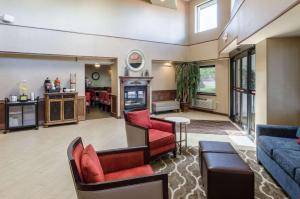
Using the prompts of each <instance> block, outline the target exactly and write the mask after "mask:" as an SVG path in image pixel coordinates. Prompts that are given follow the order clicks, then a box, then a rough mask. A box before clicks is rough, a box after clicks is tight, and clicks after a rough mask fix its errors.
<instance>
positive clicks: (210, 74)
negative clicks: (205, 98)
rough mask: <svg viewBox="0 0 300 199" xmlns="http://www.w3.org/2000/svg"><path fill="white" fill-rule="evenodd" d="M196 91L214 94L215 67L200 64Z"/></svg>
mask: <svg viewBox="0 0 300 199" xmlns="http://www.w3.org/2000/svg"><path fill="white" fill-rule="evenodd" d="M199 70H200V82H199V85H198V93H199V94H204V95H216V67H215V66H214V65H213V66H201V67H200V69H199Z"/></svg>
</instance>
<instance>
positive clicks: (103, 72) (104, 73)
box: [85, 65, 112, 87]
mask: <svg viewBox="0 0 300 199" xmlns="http://www.w3.org/2000/svg"><path fill="white" fill-rule="evenodd" d="M93 72H98V73H99V74H100V78H99V79H98V80H93V78H92V74H93ZM111 72H112V71H111V66H101V67H100V68H95V66H91V65H86V66H85V77H87V78H88V79H89V80H90V81H91V86H92V87H111Z"/></svg>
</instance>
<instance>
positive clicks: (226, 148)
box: [199, 141, 237, 175]
mask: <svg viewBox="0 0 300 199" xmlns="http://www.w3.org/2000/svg"><path fill="white" fill-rule="evenodd" d="M208 152H212V153H237V152H236V151H235V149H234V148H233V147H232V145H231V144H230V143H228V142H216V141H199V168H200V174H201V175H202V174H203V173H202V157H203V153H208Z"/></svg>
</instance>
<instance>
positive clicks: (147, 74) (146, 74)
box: [144, 69, 149, 77]
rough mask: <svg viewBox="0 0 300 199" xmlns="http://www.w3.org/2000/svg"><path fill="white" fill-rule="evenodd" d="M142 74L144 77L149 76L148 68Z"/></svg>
mask: <svg viewBox="0 0 300 199" xmlns="http://www.w3.org/2000/svg"><path fill="white" fill-rule="evenodd" d="M144 75H145V77H149V71H148V69H146V71H145V73H144Z"/></svg>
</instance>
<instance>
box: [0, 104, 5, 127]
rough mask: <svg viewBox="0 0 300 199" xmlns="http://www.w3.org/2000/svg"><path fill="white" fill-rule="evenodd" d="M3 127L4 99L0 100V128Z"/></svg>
mask: <svg viewBox="0 0 300 199" xmlns="http://www.w3.org/2000/svg"><path fill="white" fill-rule="evenodd" d="M4 129H5V101H4V100H0V130H4Z"/></svg>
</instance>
